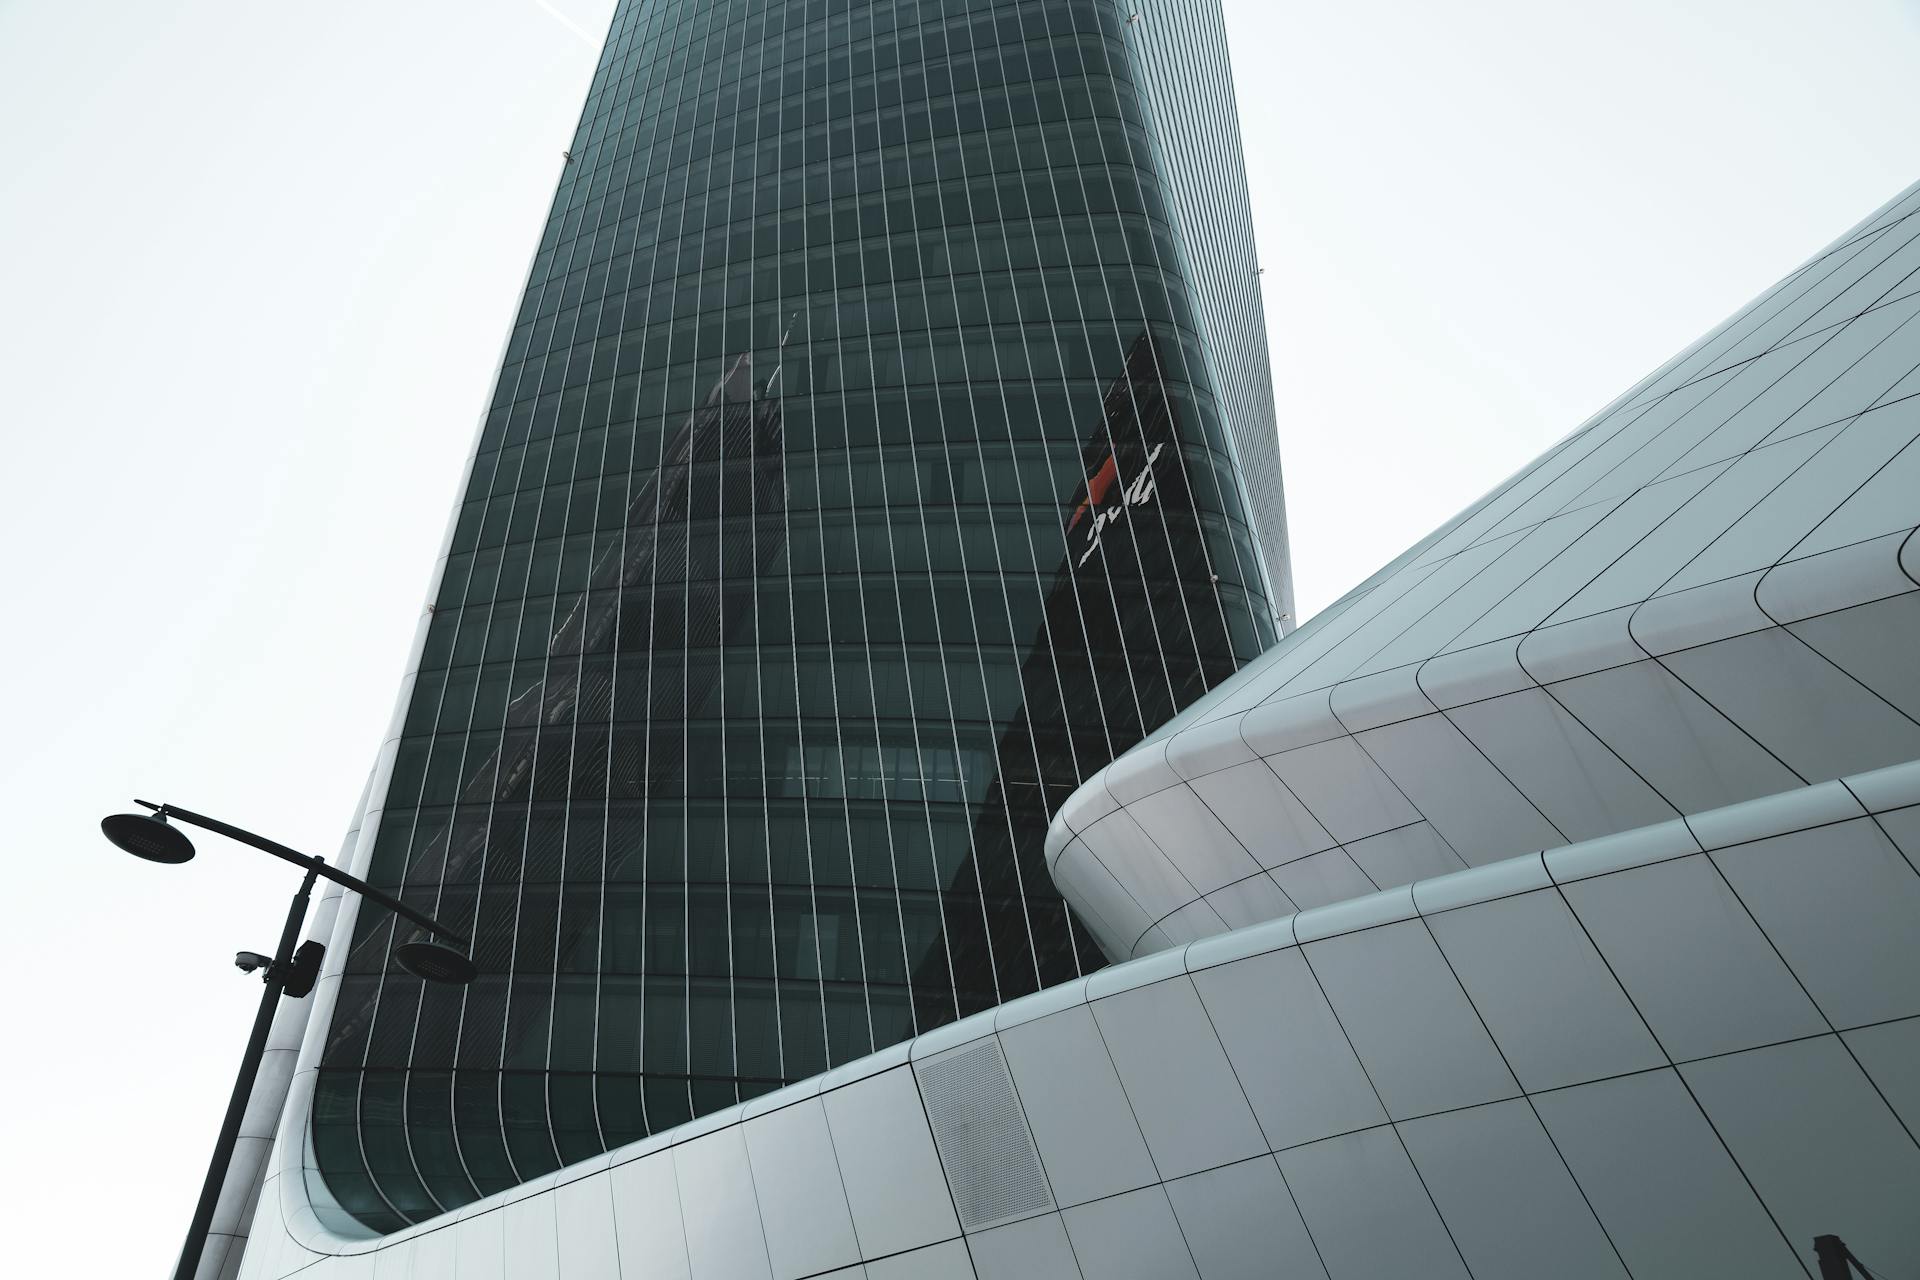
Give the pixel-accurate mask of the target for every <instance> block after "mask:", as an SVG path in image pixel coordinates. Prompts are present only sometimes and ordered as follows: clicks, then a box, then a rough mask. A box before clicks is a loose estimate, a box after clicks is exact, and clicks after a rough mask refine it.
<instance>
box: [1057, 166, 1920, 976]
mask: <svg viewBox="0 0 1920 1280" xmlns="http://www.w3.org/2000/svg"><path fill="white" fill-rule="evenodd" d="M1916 467H1920V185H1917V186H1915V187H1913V188H1909V189H1908V190H1907V191H1906V192H1903V193H1902V194H1901V196H1900V197H1899V198H1898V199H1897V200H1896V201H1895V202H1894V203H1893V204H1892V205H1890V206H1889V207H1888V209H1886V210H1883V211H1881V212H1880V213H1877V214H1876V215H1874V216H1873V217H1871V218H1869V219H1868V220H1866V221H1865V222H1863V223H1861V224H1860V225H1859V226H1857V227H1855V228H1854V229H1853V230H1852V231H1849V232H1848V233H1847V234H1846V235H1844V236H1842V237H1841V238H1840V239H1839V240H1838V241H1836V242H1835V243H1834V244H1833V245H1831V246H1830V247H1829V248H1827V249H1826V250H1825V251H1823V252H1822V253H1820V254H1818V255H1816V256H1815V257H1814V258H1813V260H1812V261H1810V262H1808V263H1807V264H1806V265H1805V266H1803V267H1801V268H1800V269H1799V270H1797V271H1795V272H1793V273H1792V274H1791V275H1789V276H1788V277H1787V278H1786V279H1785V280H1783V281H1782V282H1781V283H1780V284H1779V285H1776V286H1775V287H1774V288H1773V289H1771V290H1769V291H1768V292H1767V293H1766V294H1765V295H1763V296H1762V297H1761V298H1759V299H1757V300H1756V301H1755V302H1754V303H1752V304H1751V305H1749V306H1748V307H1747V308H1745V309H1744V310H1742V311H1741V312H1740V313H1739V314H1738V315H1736V316H1734V317H1733V318H1732V319H1731V320H1728V321H1727V322H1726V323H1725V324H1724V325H1722V326H1721V327H1720V328H1718V329H1716V330H1715V331H1714V332H1713V333H1711V334H1709V335H1708V336H1707V337H1706V338H1704V339H1702V340H1701V342H1700V343H1698V344H1697V345H1696V346H1695V347H1694V348H1693V349H1692V350H1690V351H1688V352H1687V353H1684V354H1683V355H1682V356H1680V357H1678V358H1676V360H1675V361H1674V362H1672V363H1671V364H1670V365H1669V366H1668V367H1667V368H1665V369H1663V370H1661V371H1660V372H1659V373H1657V374H1655V375H1654V376H1653V377H1651V378H1649V379H1648V380H1646V381H1645V382H1643V383H1641V384H1640V385H1639V386H1637V387H1635V388H1634V389H1632V390H1631V391H1629V392H1628V393H1627V394H1626V395H1624V396H1622V397H1621V398H1620V399H1619V400H1617V401H1615V402H1614V403H1613V404H1612V405H1609V406H1608V407H1607V408H1606V409H1604V410H1603V411H1601V412H1600V413H1599V414H1597V415H1596V416H1595V417H1594V418H1592V419H1591V420H1589V421H1588V422H1587V423H1585V424H1583V425H1582V426H1581V427H1580V428H1579V429H1578V430H1576V431H1575V432H1574V433H1573V434H1572V435H1570V436H1568V437H1567V438H1566V439H1565V440H1563V441H1561V442H1560V443H1559V444H1558V445H1556V446H1554V447H1553V448H1552V449H1551V450H1549V451H1548V452H1547V453H1546V454H1545V455H1543V456H1542V457H1541V458H1540V459H1538V460H1537V461H1535V462H1534V463H1532V464H1530V465H1529V466H1527V467H1525V468H1523V469H1522V470H1521V471H1520V472H1519V473H1518V474H1517V475H1515V476H1514V477H1513V478H1512V479H1510V480H1508V481H1507V482H1506V483H1504V484H1502V485H1501V486H1500V487H1499V488H1497V489H1495V490H1494V491H1493V492H1492V493H1490V494H1488V495H1487V496H1486V497H1484V498H1482V499H1481V500H1480V501H1479V502H1477V503H1475V504H1474V505H1473V506H1471V507H1469V508H1468V509H1467V510H1466V511H1464V512H1462V513H1461V514H1460V515H1458V516H1456V517H1455V518H1454V519H1453V520H1452V521H1450V522H1448V524H1446V525H1445V526H1443V527H1442V528H1441V529H1439V530H1438V531H1436V532H1435V533H1434V534H1432V535H1431V536H1430V537H1428V538H1427V539H1426V540H1425V541H1424V542H1423V543H1421V544H1420V545H1419V546H1418V547H1416V548H1414V549H1413V550H1412V551H1410V552H1408V553H1407V554H1406V555H1405V556H1403V557H1402V558H1401V559H1400V560H1398V561H1396V562H1395V563H1394V564H1393V565H1390V566H1388V567H1387V568H1386V569H1384V570H1382V571H1381V572H1380V573H1379V574H1377V575H1375V576H1374V577H1373V578H1371V579H1369V580H1368V581H1367V582H1365V583H1363V584H1362V585H1361V586H1360V587H1358V588H1357V589H1355V590H1354V591H1353V592H1352V593H1350V594H1349V595H1348V596H1347V597H1346V598H1344V599H1343V600H1341V601H1340V602H1338V603H1337V604H1335V605H1334V606H1333V607H1332V608H1329V609H1328V610H1327V611H1326V612H1325V613H1324V614H1322V615H1321V616H1320V617H1317V618H1315V619H1313V620H1312V621H1311V622H1309V623H1308V624H1307V625H1305V626H1303V627H1301V628H1300V629H1299V630H1297V631H1295V632H1294V633H1293V634H1291V635H1289V636H1287V637H1285V638H1284V639H1282V640H1281V641H1280V643H1279V644H1278V645H1276V646H1275V647H1274V648H1273V649H1272V650H1269V651H1268V653H1267V654H1265V655H1263V657H1262V658H1261V660H1260V661H1259V662H1258V663H1255V664H1252V665H1251V666H1250V667H1249V669H1248V670H1247V671H1246V672H1244V673H1242V674H1241V675H1240V676H1238V677H1236V678H1235V679H1234V680H1232V681H1230V682H1228V684H1227V685H1225V686H1223V687H1221V688H1220V689H1218V690H1215V691H1214V692H1213V693H1211V694H1209V695H1208V696H1207V697H1206V698H1203V699H1201V700H1200V701H1199V702H1198V703H1196V704H1195V705H1194V706H1192V707H1190V708H1188V709H1187V710H1186V711H1185V712H1183V713H1181V714H1180V715H1179V716H1176V717H1175V718H1174V719H1173V720H1172V721H1171V722H1170V723H1168V724H1167V725H1166V726H1163V727H1162V728H1161V729H1160V730H1159V731H1157V732H1156V733H1155V734H1153V735H1152V736H1151V737H1150V738H1149V739H1148V740H1147V741H1146V742H1145V743H1142V744H1141V745H1140V746H1139V747H1136V748H1135V749H1134V750H1133V751H1131V752H1129V753H1127V754H1126V755H1124V756H1122V757H1121V758H1120V759H1118V760H1116V761H1115V762H1114V763H1113V764H1112V765H1110V766H1108V767H1107V768H1106V769H1105V770H1103V771H1102V772H1101V773H1100V774H1098V775H1096V776H1095V777H1094V778H1093V779H1092V780H1090V781H1089V782H1088V783H1087V784H1086V786H1085V787H1083V788H1082V793H1083V795H1088V794H1091V795H1094V796H1099V797H1103V798H1102V799H1100V800H1093V799H1081V798H1076V800H1075V801H1074V802H1073V803H1071V804H1069V805H1067V806H1065V807H1063V809H1062V810H1061V812H1060V814H1059V815H1058V816H1056V818H1055V819H1054V822H1053V828H1052V830H1051V832H1050V833H1049V835H1048V840H1047V856H1048V865H1049V868H1050V870H1051V871H1052V873H1053V876H1054V879H1055V882H1056V883H1057V884H1059V885H1060V887H1061V890H1062V892H1063V893H1064V894H1065V896H1066V897H1067V899H1068V901H1070V902H1074V903H1076V904H1077V903H1079V902H1080V901H1082V900H1084V901H1085V902H1086V903H1087V904H1088V907H1089V910H1088V911H1087V912H1086V913H1085V914H1086V918H1087V921H1088V923H1089V925H1090V927H1091V928H1093V929H1094V931H1095V933H1096V936H1097V938H1098V940H1099V942H1100V944H1101V946H1102V947H1103V948H1104V949H1106V950H1107V951H1108V953H1109V954H1110V955H1112V956H1114V957H1116V958H1121V957H1127V956H1138V955H1144V954H1146V953H1148V952H1150V951H1153V950H1156V949H1160V948H1164V947H1168V946H1173V945H1177V944H1178V943H1180V942H1183V941H1189V940H1191V939H1193V938H1196V937H1203V936H1206V935H1207V934H1209V933H1215V932H1219V931H1221V930H1224V929H1230V928H1237V927H1245V926H1246V924H1247V923H1248V922H1249V921H1254V920H1257V919H1258V918H1260V913H1259V912H1258V911H1257V909H1255V908H1254V907H1253V906H1252V905H1251V902H1252V901H1258V900H1263V899H1269V898H1270V894H1269V885H1271V886H1273V887H1277V888H1278V889H1279V890H1280V891H1281V892H1283V893H1285V894H1286V895H1287V896H1288V897H1289V898H1290V899H1291V900H1292V902H1293V903H1294V904H1295V905H1296V906H1298V907H1302V908H1305V907H1310V906H1317V905H1321V904H1324V903H1327V902H1332V901H1337V900H1339V899H1340V898H1343V897H1350V896H1352V895H1353V894H1355V893H1363V892H1368V891H1371V890H1372V889H1375V888H1387V887H1390V886H1393V885H1399V884H1405V883H1408V882H1409V881H1412V880H1417V879H1420V878H1423V877H1426V876H1431V875H1433V874H1435V873H1436V871H1438V870H1439V869H1441V868H1442V867H1444V866H1446V865H1448V864H1449V863H1450V862H1452V861H1454V860H1458V861H1459V862H1461V863H1466V864H1474V865H1477V864H1479V863H1483V862H1487V861H1490V860H1498V859H1501V858H1505V857H1511V856H1513V855H1515V854H1518V853H1522V852H1525V851H1527V850H1531V849H1542V848H1553V847H1555V846H1558V845H1563V844H1566V843H1568V842H1570V841H1577V840H1585V839H1593V838H1595V837H1598V836H1602V835H1605V834H1607V833H1609V832H1616V831H1624V830H1629V829H1632V828H1636V827H1641V826H1646V825H1649V824H1652V823H1655V822H1657V821H1659V820H1660V819H1661V818H1664V817H1671V816H1673V815H1675V814H1680V813H1694V812H1698V811H1700V810H1703V809H1710V808H1715V807H1718V806H1721V805H1727V804H1732V803H1735V802H1737V801H1740V800H1746V799H1750V798H1753V797H1756V796H1763V795H1768V794H1772V793H1775V792H1781V791H1789V790H1792V789H1794V788H1796V787H1800V786H1803V785H1805V784H1807V783H1812V782H1820V781H1823V780H1825V779H1829V778H1833V777H1837V776H1839V775H1841V774H1847V773H1854V772H1860V771H1863V770H1870V769H1874V768H1877V767H1879V766H1882V765H1889V764H1894V763H1897V762H1900V761H1904V760H1910V759H1914V758H1916V757H1920V693H1916V689H1920V684H1917V683H1916V681H1920V677H1916V675H1915V671H1916V670H1917V669H1920V664H1917V663H1915V662H1914V661H1913V660H1912V655H1913V653H1914V652H1915V650H1916V648H1917V647H1920V538H1917V537H1916V535H1915V530H1916V528H1920V486H1916V485H1913V484H1907V483H1902V482H1901V481H1902V477H1908V476H1910V475H1911V474H1915V472H1914V469H1915V468H1916ZM1234 739H1238V741H1239V743H1240V744H1242V745H1243V746H1244V748H1245V749H1246V751H1247V752H1249V753H1251V754H1252V755H1254V756H1256V757H1258V758H1257V759H1252V760H1249V759H1247V758H1246V755H1244V754H1241V753H1240V752H1239V751H1238V750H1226V749H1223V747H1222V744H1223V742H1227V743H1230V742H1232V741H1233V740H1234ZM1263 770H1264V771H1265V772H1266V774H1268V775H1269V777H1267V778H1265V779H1261V778H1259V777H1257V775H1259V774H1260V773H1261V772H1262V771H1263ZM1249 778H1253V781H1251V782H1249V781H1248V779H1249ZM1196 809H1197V810H1201V811H1203V812H1204V814H1205V817H1204V819H1191V818H1187V819H1181V818H1178V817H1176V816H1174V815H1179V814H1182V813H1188V812H1191V811H1194V810H1196ZM1081 814H1085V815H1087V817H1086V818H1085V819H1084V820H1081V819H1079V818H1078V815H1081ZM1416 824H1417V825H1416ZM1303 829H1304V832H1305V836H1304V837H1303V835H1302V831H1303ZM1320 829H1324V831H1325V833H1326V839H1327V840H1328V842H1329V844H1330V845H1331V843H1332V842H1337V846H1338V847H1323V848H1319V849H1315V848H1312V844H1313V843H1314V841H1315V839H1316V838H1317V832H1318V831H1319V830H1320ZM1069 847H1071V848H1072V849H1073V850H1074V856H1072V857H1067V856H1065V855H1066V853H1067V850H1068V849H1069ZM1249 861H1250V862H1251V863H1252V864H1257V865H1258V866H1259V867H1261V868H1263V869H1264V870H1265V876H1264V877H1261V878H1258V879H1255V878H1252V877H1245V878H1240V879H1235V880H1234V881H1233V882H1232V884H1231V885H1229V886H1227V887H1225V888H1223V887H1222V886H1221V876H1222V872H1223V869H1225V868H1229V867H1240V866H1243V865H1247V864H1248V863H1249ZM1243 885H1244V886H1248V889H1245V890H1243V889H1241V888H1240V887H1239V886H1243ZM1182 886H1185V891H1184V892H1182ZM1254 888H1257V890H1258V894H1257V895H1256V894H1254V893H1252V892H1251V890H1252V889H1254ZM1116 889H1117V890H1118V892H1116ZM1243 897H1244V898H1247V899H1249V900H1250V901H1248V902H1246V903H1244V904H1243V903H1242V901H1241V899H1242V898H1243Z"/></svg>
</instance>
